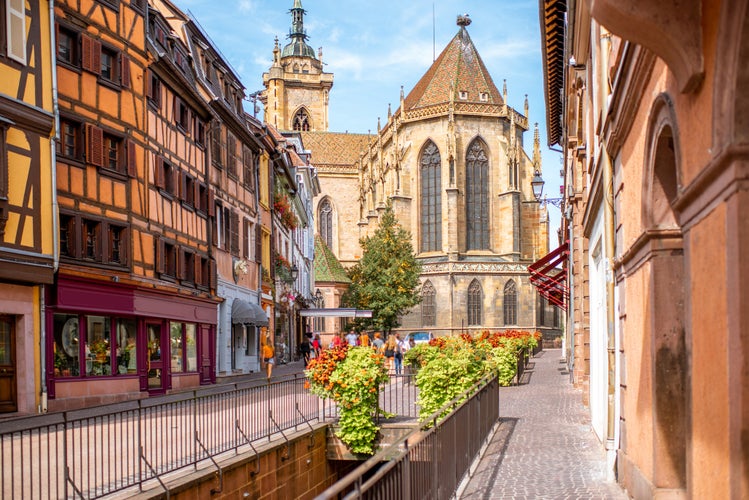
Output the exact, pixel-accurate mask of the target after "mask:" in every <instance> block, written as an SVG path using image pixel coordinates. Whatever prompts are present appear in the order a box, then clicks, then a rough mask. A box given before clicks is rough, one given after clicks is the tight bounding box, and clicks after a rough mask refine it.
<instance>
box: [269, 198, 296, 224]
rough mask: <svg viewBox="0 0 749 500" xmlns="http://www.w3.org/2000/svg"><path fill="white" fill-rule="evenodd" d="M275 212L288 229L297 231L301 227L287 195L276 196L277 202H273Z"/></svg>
mask: <svg viewBox="0 0 749 500" xmlns="http://www.w3.org/2000/svg"><path fill="white" fill-rule="evenodd" d="M273 210H275V212H276V213H277V214H278V217H279V218H280V219H281V223H282V224H283V225H284V226H286V228H287V229H290V230H291V229H296V228H297V226H298V225H299V222H298V221H297V218H296V215H294V211H293V210H292V209H291V204H290V203H289V198H288V197H287V196H286V195H285V194H280V193H279V194H276V197H275V201H274V202H273Z"/></svg>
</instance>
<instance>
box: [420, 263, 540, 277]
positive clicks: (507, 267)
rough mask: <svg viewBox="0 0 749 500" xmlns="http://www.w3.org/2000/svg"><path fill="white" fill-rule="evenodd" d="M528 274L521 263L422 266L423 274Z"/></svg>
mask: <svg viewBox="0 0 749 500" xmlns="http://www.w3.org/2000/svg"><path fill="white" fill-rule="evenodd" d="M447 273H465V274H528V266H527V265H526V264H521V263H519V262H436V263H432V264H422V265H421V274H422V275H424V274H447Z"/></svg>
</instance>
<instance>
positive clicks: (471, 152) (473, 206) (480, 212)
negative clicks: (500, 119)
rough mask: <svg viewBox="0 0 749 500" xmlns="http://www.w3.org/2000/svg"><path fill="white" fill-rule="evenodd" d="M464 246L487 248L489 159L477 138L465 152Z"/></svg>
mask: <svg viewBox="0 0 749 500" xmlns="http://www.w3.org/2000/svg"><path fill="white" fill-rule="evenodd" d="M466 247H467V249H468V250H488V249H489V160H488V158H487V156H486V151H485V150H484V145H483V143H482V142H481V141H480V140H478V139H476V140H474V141H473V142H472V143H471V146H470V147H469V148H468V154H466Z"/></svg>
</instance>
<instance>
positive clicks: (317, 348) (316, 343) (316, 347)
mask: <svg viewBox="0 0 749 500" xmlns="http://www.w3.org/2000/svg"><path fill="white" fill-rule="evenodd" d="M312 349H313V350H314V351H315V357H316V358H319V357H320V350H321V349H322V344H321V343H320V334H319V333H316V334H315V335H314V337H313V338H312Z"/></svg>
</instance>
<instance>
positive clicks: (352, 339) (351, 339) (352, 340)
mask: <svg viewBox="0 0 749 500" xmlns="http://www.w3.org/2000/svg"><path fill="white" fill-rule="evenodd" d="M358 341H359V336H358V335H357V334H356V333H354V331H353V330H351V331H349V332H348V334H346V342H348V345H349V347H356V344H357V343H358Z"/></svg>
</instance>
